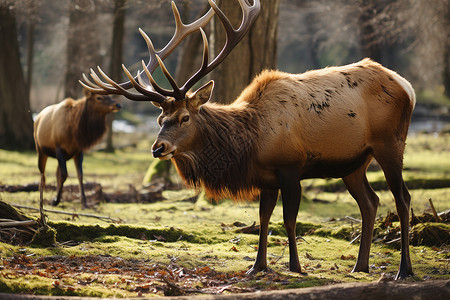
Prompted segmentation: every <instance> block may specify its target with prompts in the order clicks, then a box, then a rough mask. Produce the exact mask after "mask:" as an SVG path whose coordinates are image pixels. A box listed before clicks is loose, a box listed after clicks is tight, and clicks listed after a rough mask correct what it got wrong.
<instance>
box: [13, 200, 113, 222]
mask: <svg viewBox="0 0 450 300" xmlns="http://www.w3.org/2000/svg"><path fill="white" fill-rule="evenodd" d="M11 205H12V206H14V207H17V208H25V209H30V210H37V211H39V208H35V207H32V206H26V205H20V204H11ZM44 211H45V212H49V213H54V214H62V215H70V216H73V217H80V216H81V217H87V218H96V219H100V220H108V221H111V222H113V223H120V222H121V220H116V219H113V218H111V217H106V216H99V215H93V214H85V213H72V212H67V211H62V210H53V209H45V208H44Z"/></svg>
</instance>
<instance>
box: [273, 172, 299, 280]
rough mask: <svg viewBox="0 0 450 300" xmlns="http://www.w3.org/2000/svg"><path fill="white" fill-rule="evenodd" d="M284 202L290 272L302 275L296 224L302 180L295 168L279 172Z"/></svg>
mask: <svg viewBox="0 0 450 300" xmlns="http://www.w3.org/2000/svg"><path fill="white" fill-rule="evenodd" d="M278 180H279V182H280V186H281V197H282V202H283V221H284V227H285V228H286V232H287V235H288V240H289V270H290V271H292V272H297V273H302V271H301V267H300V262H299V260H298V253H297V239H296V223H297V214H298V209H299V207H300V200H301V197H302V188H301V186H300V178H299V176H298V174H297V172H296V169H295V168H293V169H291V168H284V169H280V170H278Z"/></svg>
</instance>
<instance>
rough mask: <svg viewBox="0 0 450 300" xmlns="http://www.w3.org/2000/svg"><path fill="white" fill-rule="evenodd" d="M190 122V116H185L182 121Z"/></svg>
mask: <svg viewBox="0 0 450 300" xmlns="http://www.w3.org/2000/svg"><path fill="white" fill-rule="evenodd" d="M187 121H189V116H184V117H183V119H181V123H184V122H187Z"/></svg>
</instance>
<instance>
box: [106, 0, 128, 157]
mask: <svg viewBox="0 0 450 300" xmlns="http://www.w3.org/2000/svg"><path fill="white" fill-rule="evenodd" d="M125 2H126V0H116V1H115V2H114V3H115V5H114V25H113V40H112V46H111V63H110V67H111V72H110V74H111V77H112V79H113V80H114V81H116V82H121V76H122V69H121V67H120V66H121V65H122V57H123V37H124V33H125V10H126V8H125ZM113 121H114V114H109V115H108V116H107V122H108V125H107V126H108V133H107V135H106V149H105V150H106V152H114V145H113V131H112V123H113Z"/></svg>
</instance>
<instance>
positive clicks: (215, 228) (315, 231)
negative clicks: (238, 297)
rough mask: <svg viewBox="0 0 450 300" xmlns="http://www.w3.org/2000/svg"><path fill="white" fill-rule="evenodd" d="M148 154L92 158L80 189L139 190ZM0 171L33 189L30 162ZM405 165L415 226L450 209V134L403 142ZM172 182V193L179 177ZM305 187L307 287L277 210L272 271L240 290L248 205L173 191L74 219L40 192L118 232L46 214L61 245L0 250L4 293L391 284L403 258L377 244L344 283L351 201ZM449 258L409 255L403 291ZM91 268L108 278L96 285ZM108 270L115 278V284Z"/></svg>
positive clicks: (3, 179) (249, 254)
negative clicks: (425, 215) (424, 215)
mask: <svg viewBox="0 0 450 300" xmlns="http://www.w3.org/2000/svg"><path fill="white" fill-rule="evenodd" d="M149 148H150V142H149V141H146V142H141V143H139V144H138V145H137V147H128V148H122V149H120V150H117V151H116V153H115V154H108V153H102V152H91V153H88V154H87V155H86V157H85V161H84V170H85V182H97V183H99V184H101V185H102V187H103V189H104V191H108V192H117V191H124V190H128V189H129V185H133V186H135V187H136V188H138V189H139V188H140V184H141V182H142V178H143V176H144V174H145V172H146V170H147V168H148V166H149V164H150V163H151V161H152V158H151V155H150V153H149ZM0 164H1V168H0V185H19V184H21V185H26V184H30V183H38V181H39V173H38V170H37V158H36V156H35V153H33V152H25V153H24V152H20V153H19V152H11V151H4V150H0ZM404 164H405V171H404V177H405V180H406V182H407V184H408V186H409V187H410V192H411V195H412V203H411V206H412V208H413V210H414V212H415V213H416V214H419V213H420V212H423V211H426V210H429V201H428V200H429V199H430V198H431V199H432V201H433V204H434V206H435V208H436V210H437V211H445V210H447V209H449V208H450V197H449V196H450V135H449V134H446V135H425V134H418V135H415V136H411V137H409V139H408V145H407V148H406V152H405V162H404ZM55 170H56V161H55V160H53V159H49V161H48V165H47V183H48V184H50V185H51V184H55V182H56V179H55V175H54V174H55ZM372 170H373V171H370V172H369V174H368V178H369V181H370V182H373V183H374V187H375V188H376V189H377V194H378V195H379V197H380V201H381V202H380V207H379V209H378V216H379V217H384V216H386V214H387V212H388V211H395V204H394V201H393V197H392V194H391V193H390V192H389V191H388V190H385V188H384V187H383V184H384V178H383V174H382V172H381V171H380V170H378V169H377V168H376V167H374V168H373V169H372ZM68 171H69V176H70V177H69V179H68V180H67V182H66V184H67V185H68V184H74V185H77V179H76V176H75V174H76V172H75V168H74V166H73V163H72V162H68ZM173 180H175V181H178V182H179V179H178V177H177V176H176V175H175V174H173ZM302 185H303V190H304V197H303V200H302V204H301V206H300V212H299V216H298V218H297V220H298V222H299V225H298V229H297V233H298V235H301V236H303V240H302V239H300V240H299V241H298V243H299V245H298V247H299V257H300V263H301V265H302V267H303V270H304V271H305V272H307V273H308V275H307V276H305V275H299V274H294V273H292V272H289V271H288V266H287V264H288V260H289V253H288V248H287V244H286V235H285V231H284V228H283V223H282V220H283V218H282V207H281V203H279V204H278V205H277V207H276V208H275V211H274V214H273V216H272V218H271V224H270V228H269V231H270V232H271V235H270V237H269V247H268V253H269V254H268V263H269V266H270V268H271V270H272V271H271V272H269V273H262V274H258V275H257V276H253V277H249V278H246V277H245V276H244V273H243V272H244V271H246V270H247V269H248V268H249V267H250V266H251V265H252V264H253V260H254V259H255V257H256V251H257V250H256V247H257V245H258V235H257V233H256V234H255V232H253V233H242V232H239V229H241V228H242V227H239V226H240V225H239V226H236V223H235V222H240V223H243V224H245V225H246V226H250V225H252V224H253V223H254V222H256V224H258V223H259V222H258V220H259V218H258V203H256V202H254V203H249V202H238V203H234V202H232V201H229V200H224V201H221V202H220V203H219V204H211V203H209V202H207V201H206V200H205V199H204V198H199V200H198V201H197V202H195V203H193V202H192V201H188V200H185V199H187V198H189V197H191V196H193V195H195V192H194V191H191V190H181V191H165V192H164V193H163V196H164V197H165V198H166V200H164V201H160V202H157V203H99V204H98V205H97V206H95V207H93V208H90V209H85V210H82V209H81V203H80V202H79V201H78V200H70V201H69V200H68V198H70V197H68V198H66V199H63V200H62V202H61V204H60V206H58V207H56V208H52V207H50V204H49V203H50V202H49V201H50V199H52V198H53V197H54V196H55V192H54V191H46V192H45V194H44V195H45V199H47V201H48V202H47V204H46V207H47V208H52V209H57V210H65V211H69V212H75V213H90V214H95V215H103V216H109V217H111V218H113V219H117V220H121V223H120V224H109V223H107V222H104V221H99V220H98V219H95V218H88V217H85V216H76V217H73V216H67V215H61V214H55V213H48V220H49V225H50V226H52V227H53V228H55V229H56V230H57V232H58V234H57V236H56V239H57V242H58V243H59V245H58V246H57V247H48V248H43V247H37V246H26V245H25V246H24V245H21V246H13V245H9V244H5V243H0V257H1V261H0V292H13V293H29V292H30V291H31V292H32V293H35V294H48V295H50V294H51V295H62V294H65V295H87V296H103V297H105V296H115V297H130V296H136V295H140V294H145V295H153V294H155V295H162V294H171V293H173V294H176V293H177V290H176V288H173V286H171V285H170V284H168V283H167V282H166V281H164V280H159V281H158V280H156V279H155V278H158V277H157V276H156V275H155V273H158V272H159V273H158V274H160V275H161V274H165V273H164V272H167V274H165V275H164V276H166V275H167V276H168V277H167V276H166V277H164V278H168V279H167V280H175V279H174V278H175V277H176V276H178V275H176V274H179V273H180V272H181V273H182V272H185V273H186V274H188V275H189V274H193V275H192V276H191V277H189V276H188V275H186V276H185V277H180V276H178V277H176V278H178V281H176V282H178V283H179V285H181V286H183V289H184V290H187V289H188V288H189V287H190V288H199V287H202V288H204V289H207V288H213V286H214V285H213V284H211V282H210V281H207V279H201V278H203V277H205V278H206V277H208V276H209V277H211V278H213V280H215V281H216V285H215V287H217V289H219V288H220V287H221V286H225V285H227V284H228V285H230V286H232V287H229V288H227V290H226V291H228V292H230V291H231V292H233V291H234V292H239V291H247V290H255V289H280V288H292V287H307V286H314V285H323V284H328V283H334V282H347V281H372V280H376V279H378V278H379V277H380V275H381V274H382V273H386V274H391V275H394V274H395V273H396V271H397V268H398V265H399V260H400V252H399V250H398V249H397V248H396V246H395V245H391V246H386V245H385V244H383V243H381V242H374V243H373V245H372V249H371V258H370V264H371V267H370V273H369V274H365V273H351V272H350V271H351V269H352V267H353V265H354V263H355V260H356V257H357V254H358V247H359V245H358V242H357V241H356V242H354V243H352V244H350V242H349V241H350V240H351V239H352V237H353V236H355V235H357V233H358V230H359V227H360V225H359V224H358V223H355V222H353V223H352V221H350V220H349V219H346V218H345V217H346V216H350V217H353V218H360V214H359V209H358V207H357V205H356V203H355V201H354V200H353V199H352V198H351V196H350V195H349V194H348V193H347V192H346V191H345V188H344V187H343V185H342V184H341V183H340V181H339V180H334V179H333V180H322V179H314V180H307V181H305V182H303V184H302ZM378 189H381V190H378ZM0 198H1V200H3V201H5V202H8V203H10V204H22V205H28V206H33V207H38V201H39V193H38V192H19V193H8V192H0ZM24 211H26V212H27V213H29V214H31V215H33V214H34V212H33V211H27V210H24ZM36 216H37V214H36ZM392 226H396V224H395V223H393V225H392ZM421 226H426V225H421ZM443 226H444V227H443V228H444V229H443V230H444V231H445V230H446V229H447V230H448V225H445V224H443ZM445 226H447V227H445ZM413 230H414V229H413ZM448 250H449V248H448V245H435V246H424V245H421V246H411V259H412V262H413V267H414V272H415V276H414V277H412V279H409V280H426V279H430V278H435V279H443V278H446V279H448V278H450V272H449V259H450V257H449V252H448ZM52 259H53V260H54V263H51V262H52ZM106 260H107V263H106V262H105V261H106ZM119 261H121V262H122V263H119ZM71 265H73V268H74V270H75V268H76V267H77V268H78V269H76V270H77V271H73V270H72V271H73V272H72V273H67V272H66V271H63V270H59V273H58V267H61V268H63V269H64V267H67V266H71ZM95 266H97V267H100V268H101V267H102V266H104V268H103V270H101V269H98V270H97V273H96V272H95ZM114 266H115V267H114ZM124 266H126V268H127V269H126V270H125V269H123V268H125V267H124ZM83 268H85V269H83ZM89 268H90V269H89ZM116 269H117V270H120V272H122V271H123V273H120V274H118V273H117V272H118V271H117V270H116ZM124 270H125V271H124ZM179 270H184V271H179ZM177 272H178V273H177ZM202 272H203V273H202ZM200 273H201V274H200ZM194 275H195V276H197V277H195V276H194ZM174 276H175V277H174ZM159 278H161V277H159ZM180 278H183V280H181V279H180ZM187 278H189V280H188V279H187ZM193 278H197V279H193ZM152 280H153V281H152ZM155 282H156V283H155ZM171 288H172V289H171ZM178 292H179V291H178Z"/></svg>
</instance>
